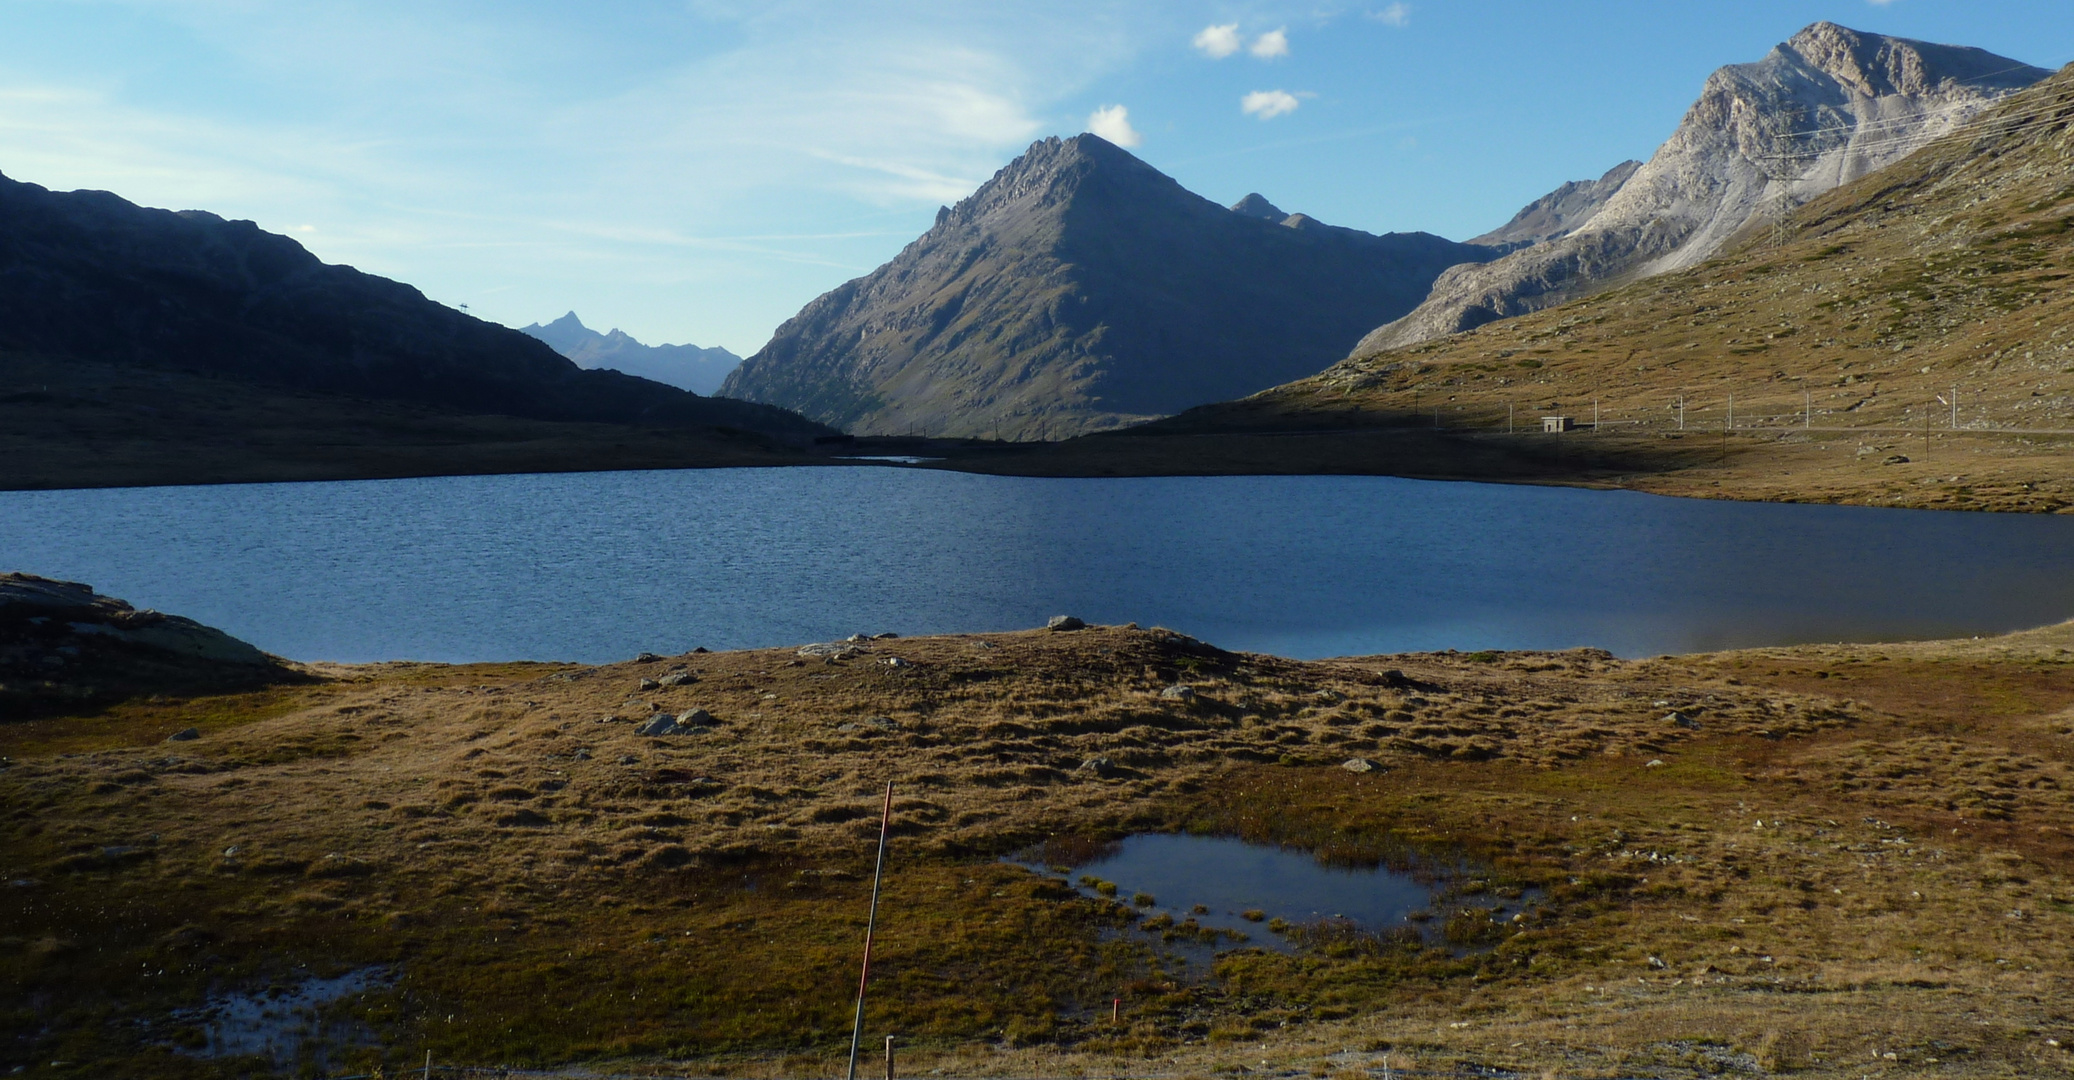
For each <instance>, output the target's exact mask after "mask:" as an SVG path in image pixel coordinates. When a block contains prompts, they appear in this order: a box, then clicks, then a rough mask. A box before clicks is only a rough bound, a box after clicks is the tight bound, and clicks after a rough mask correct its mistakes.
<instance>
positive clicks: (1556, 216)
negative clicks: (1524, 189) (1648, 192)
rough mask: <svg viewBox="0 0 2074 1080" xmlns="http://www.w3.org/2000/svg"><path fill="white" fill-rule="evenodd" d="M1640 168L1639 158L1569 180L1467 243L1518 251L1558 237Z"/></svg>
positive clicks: (1584, 219)
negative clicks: (1594, 177)
mask: <svg viewBox="0 0 2074 1080" xmlns="http://www.w3.org/2000/svg"><path fill="white" fill-rule="evenodd" d="M1641 167H1642V163H1641V162H1639V161H1623V162H1621V163H1620V164H1618V165H1615V166H1614V167H1613V168H1612V169H1610V170H1608V171H1607V172H1606V175H1604V176H1601V177H1599V178H1598V179H1597V180H1572V181H1570V182H1569V183H1567V184H1564V185H1563V186H1562V187H1559V188H1557V189H1555V190H1554V191H1551V192H1549V193H1548V194H1546V195H1543V196H1542V197H1540V198H1538V199H1535V200H1534V201H1533V202H1530V203H1528V204H1527V205H1526V207H1525V208H1524V209H1522V210H1521V211H1520V212H1519V213H1517V214H1514V215H1513V216H1512V220H1511V221H1508V222H1506V223H1505V224H1504V225H1501V226H1499V227H1498V228H1495V229H1492V230H1491V231H1490V232H1487V233H1485V234H1483V235H1482V236H1479V237H1476V238H1475V239H1473V240H1471V241H1469V242H1470V243H1472V244H1482V245H1484V246H1486V247H1494V248H1501V249H1503V250H1505V251H1517V250H1518V249H1520V248H1523V247H1532V246H1533V245H1535V244H1545V243H1548V242H1549V241H1550V240H1560V239H1562V238H1563V237H1565V236H1568V235H1570V234H1571V233H1573V232H1576V231H1577V230H1578V228H1579V227H1581V226H1582V225H1584V223H1585V222H1587V221H1590V220H1591V219H1592V218H1593V217H1594V216H1595V215H1597V214H1598V212H1599V211H1600V210H1601V209H1603V208H1604V207H1605V205H1606V202H1607V200H1609V199H1611V198H1613V196H1614V195H1615V194H1617V193H1618V192H1619V191H1620V189H1621V187H1622V186H1623V185H1625V184H1626V183H1627V182H1628V178H1629V177H1632V176H1634V175H1635V170H1636V169H1639V168H1641Z"/></svg>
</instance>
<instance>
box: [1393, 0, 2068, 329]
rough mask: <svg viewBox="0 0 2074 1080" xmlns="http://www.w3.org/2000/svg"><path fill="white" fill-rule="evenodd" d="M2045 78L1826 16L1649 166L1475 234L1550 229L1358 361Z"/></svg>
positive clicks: (1565, 287)
mask: <svg viewBox="0 0 2074 1080" xmlns="http://www.w3.org/2000/svg"><path fill="white" fill-rule="evenodd" d="M2050 74H2051V72H2049V71H2046V70H2044V69H2043V68H2034V67H2031V66H2029V65H2027V64H2020V63H2018V62H2016V61H2014V60H2011V59H2008V58H2007V57H2002V56H1996V55H1995V54H1993V53H1990V52H1985V51H1983V50H1980V49H1969V48H1961V47H1956V46H1951V45H1932V44H1929V43H1927V42H1921V41H1910V40H1908V39H1905V38H1894V37H1885V36H1882V35H1879V34H1864V33H1859V32H1858V31H1855V30H1848V29H1845V28H1844V27H1841V26H1838V25H1836V24H1835V23H1828V22H1818V23H1816V24H1814V25H1813V26H1810V27H1808V28H1807V29H1805V30H1802V31H1801V32H1800V33H1798V34H1795V35H1794V36H1793V38H1792V40H1790V41H1787V42H1785V43H1784V44H1782V45H1780V46H1779V47H1778V48H1776V49H1773V50H1772V51H1771V53H1770V55H1768V56H1766V57H1765V58H1764V59H1762V60H1759V61H1758V62H1756V63H1754V64H1734V65H1731V66H1729V67H1724V68H1722V69H1720V70H1719V71H1716V72H1715V73H1714V74H1713V75H1712V76H1710V77H1709V78H1708V79H1707V84H1706V87H1705V88H1704V89H1703V90H1702V91H1701V92H1700V98H1699V100H1698V101H1697V102H1695V103H1694V104H1693V106H1692V108H1691V109H1690V110H1688V111H1687V112H1686V114H1685V119H1684V121H1683V122H1682V123H1681V124H1679V126H1678V130H1677V131H1676V132H1675V133H1673V134H1672V135H1671V138H1670V140H1669V141H1667V142H1665V143H1664V144H1663V146H1662V147H1661V148H1659V149H1658V150H1657V152H1656V154H1655V156H1654V157H1651V158H1650V159H1649V162H1648V164H1646V165H1643V166H1641V167H1640V168H1637V169H1633V170H1630V171H1629V172H1628V174H1627V175H1625V176H1622V175H1621V170H1622V169H1624V168H1626V166H1622V167H1620V168H1616V169H1615V170H1614V171H1613V172H1611V173H1608V174H1607V175H1606V176H1605V177H1603V178H1601V180H1600V181H1598V184H1597V185H1596V186H1593V185H1571V184H1566V185H1564V186H1563V188H1559V189H1557V191H1556V192H1554V193H1552V194H1551V195H1549V196H1547V197H1546V198H1544V199H1542V200H1541V201H1540V202H1537V203H1535V204H1534V205H1533V206H1529V207H1528V208H1527V209H1526V210H1523V211H1521V214H1520V217H1517V218H1515V219H1514V220H1513V222H1512V223H1511V224H1508V225H1507V226H1506V227H1504V228H1502V229H1499V230H1498V231H1497V232H1495V233H1491V234H1488V235H1487V236H1484V237H1479V238H1478V239H1479V240H1484V241H1495V242H1498V243H1517V242H1518V241H1519V240H1522V239H1531V238H1532V237H1533V236H1535V235H1537V234H1539V235H1545V236H1548V237H1550V239H1548V240H1547V241H1546V242H1542V243H1536V244H1534V245H1533V246H1530V247H1526V248H1524V249H1521V250H1518V251H1514V252H1513V253H1512V254H1509V255H1507V256H1505V257H1504V258H1502V259H1499V260H1497V261H1495V262H1488V263H1483V264H1477V265H1464V266H1457V267H1455V268H1453V269H1451V270H1449V271H1447V272H1446V273H1444V274H1442V275H1440V278H1439V279H1438V280H1437V281H1435V282H1434V284H1433V291H1432V294H1431V295H1430V296H1428V297H1427V298H1426V299H1425V301H1424V302H1423V303H1421V304H1420V305H1419V306H1418V308H1417V310H1415V311H1413V312H1411V313H1410V314H1408V315H1406V316H1404V317H1403V318H1401V319H1398V320H1396V321H1395V322H1391V323H1388V324H1386V325H1383V326H1381V327H1378V328H1377V329H1376V330H1375V331H1373V332H1372V333H1370V334H1369V335H1368V336H1366V337H1364V338H1362V339H1361V342H1360V344H1359V345H1357V346H1355V348H1354V351H1353V354H1352V355H1354V356H1369V355H1373V354H1375V353H1379V352H1385V351H1387V350H1390V349H1397V348H1403V347H1405V346H1408V345H1415V344H1417V343H1419V342H1421V341H1428V340H1431V339H1433V338H1436V337H1443V336H1445V335H1448V334H1454V333H1459V332H1461V331H1464V330H1471V329H1474V328H1476V327H1478V326H1481V325H1483V324H1484V323H1487V322H1491V321H1492V320H1495V319H1506V318H1511V317H1512V316H1515V315H1524V314H1526V313H1528V312H1530V311H1539V310H1541V309H1542V308H1547V307H1553V306H1555V305H1557V304H1560V303H1563V302H1565V301H1568V300H1574V299H1576V298H1578V297H1580V296H1584V295H1587V294H1589V293H1592V292H1595V291H1597V290H1599V289H1601V288H1604V287H1607V286H1609V285H1611V284H1613V283H1615V282H1623V281H1631V280H1633V279H1635V278H1637V277H1648V276H1650V275H1653V274H1661V273H1665V272H1667V271H1672V270H1682V269H1684V268H1686V267H1688V266H1692V265H1694V264H1696V263H1699V262H1701V261H1703V260H1705V259H1707V258H1708V257H1709V256H1712V255H1713V254H1714V253H1715V252H1717V251H1719V250H1721V248H1722V245H1724V244H1726V243H1727V242H1728V240H1729V238H1730V237H1732V236H1735V235H1736V234H1737V233H1739V232H1741V231H1743V230H1744V229H1745V228H1747V227H1749V226H1750V225H1752V224H1754V223H1762V222H1766V221H1770V220H1772V219H1774V218H1775V217H1776V216H1777V215H1779V214H1780V213H1781V211H1782V208H1790V207H1793V206H1798V205H1800V204H1802V203H1805V202H1808V201H1809V200H1811V199H1813V198H1814V197H1816V196H1817V195H1820V194H1822V193H1824V192H1827V191H1830V190H1832V189H1834V188H1837V187H1840V186H1842V185H1844V184H1847V183H1849V182H1851V181H1852V180H1856V179H1858V178H1859V177H1861V176H1864V175H1866V174H1868V173H1871V172H1875V171H1877V170H1879V169H1882V168H1884V167H1886V166H1888V165H1891V164H1893V163H1894V162H1896V161H1899V160H1901V159H1902V158H1903V157H1906V156H1907V155H1908V154H1910V153H1911V152H1913V151H1914V150H1915V149H1916V148H1917V147H1919V146H1922V145H1923V144H1924V143H1926V142H1928V141H1929V140H1930V139H1932V138H1934V137H1936V136H1939V135H1943V134H1945V133H1947V132H1950V131H1952V130H1954V129H1956V128H1958V127H1960V126H1961V125H1963V124H1965V123H1967V122H1968V121H1970V120H1972V119H1974V118H1975V117H1977V116H1979V115H1980V114H1981V113H1982V112H1984V111H1986V110H1987V109H1988V108H1989V107H1990V106H1992V105H1993V104H1994V103H1995V102H1997V101H1999V100H2000V99H2001V98H2003V97H2004V96H2006V95H2008V94H2011V93H2014V92H2016V91H2018V90H2021V89H2023V88H2024V87H2027V86H2030V85H2031V84H2033V83H2035V82H2037V81H2038V80H2040V79H2043V78H2045V77H2046V76H2047V75H2050ZM1609 184H1610V185H1611V187H1612V190H1610V191H1609V190H1606V186H1607V185H1609ZM1584 187H1592V190H1589V191H1584V190H1580V189H1582V188H1584ZM1566 201H1567V202H1568V203H1569V205H1568V207H1567V208H1564V207H1563V206H1562V204H1564V203H1565V202H1566ZM1543 204H1549V205H1546V206H1544V205H1543ZM1580 216H1582V217H1584V220H1583V221H1581V222H1580V221H1578V220H1577V218H1578V217H1580Z"/></svg>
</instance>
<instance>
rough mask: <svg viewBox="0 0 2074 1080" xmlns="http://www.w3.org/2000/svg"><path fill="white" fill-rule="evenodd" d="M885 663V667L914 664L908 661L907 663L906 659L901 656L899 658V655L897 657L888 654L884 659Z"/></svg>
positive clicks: (910, 665) (911, 665)
mask: <svg viewBox="0 0 2074 1080" xmlns="http://www.w3.org/2000/svg"><path fill="white" fill-rule="evenodd" d="M885 664H886V666H887V667H913V666H914V665H913V664H910V663H908V662H907V661H905V660H902V659H901V658H899V657H897V656H889V657H886V660H885Z"/></svg>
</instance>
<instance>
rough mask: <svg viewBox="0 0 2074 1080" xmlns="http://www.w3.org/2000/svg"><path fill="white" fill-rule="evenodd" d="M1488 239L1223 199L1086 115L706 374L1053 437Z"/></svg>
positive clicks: (1420, 287) (872, 417)
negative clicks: (1137, 151) (1122, 143)
mask: <svg viewBox="0 0 2074 1080" xmlns="http://www.w3.org/2000/svg"><path fill="white" fill-rule="evenodd" d="M1496 254H1497V249H1494V248H1485V247H1478V246H1474V245H1469V244H1458V243H1455V242H1453V241H1451V240H1446V239H1443V238H1441V237H1438V236H1432V235H1429V234H1426V233H1391V234H1389V235H1386V236H1374V235H1371V234H1369V233H1364V232H1359V231H1357V230H1354V229H1342V228H1335V227H1333V226H1329V225H1324V224H1321V223H1319V222H1318V221H1316V220H1314V219H1312V218H1308V217H1305V216H1304V215H1302V214H1291V215H1283V214H1282V213H1281V212H1280V211H1279V210H1277V209H1276V208H1275V207H1274V206H1273V205H1272V204H1270V203H1268V202H1267V200H1265V199H1260V198H1257V197H1254V198H1249V199H1247V200H1245V201H1242V202H1241V203H1240V204H1239V205H1238V206H1236V207H1233V208H1232V209H1226V208H1224V207H1221V206H1218V205H1217V204H1216V203H1213V202H1210V201H1209V200H1207V199H1204V198H1202V197H1200V196H1197V195H1194V194H1192V193H1190V192H1189V191H1187V190H1186V189H1184V188H1182V187H1181V185H1180V184H1177V183H1175V182H1174V180H1173V179H1171V178H1170V177H1167V176H1165V175H1163V174H1161V173H1160V172H1159V171H1158V170H1156V169H1154V168H1152V167H1151V166H1150V165H1147V164H1145V163H1144V162H1143V161H1140V160H1138V159H1137V158H1135V157H1133V156H1131V154H1130V153H1128V152H1127V151H1125V150H1123V149H1121V148H1119V147H1117V146H1115V145H1113V144H1111V143H1109V142H1106V141H1104V140H1102V139H1100V138H1098V137H1096V136H1094V135H1079V136H1075V137H1074V138H1071V139H1046V140H1044V141H1042V142H1038V143H1035V144H1032V145H1031V147H1030V148H1029V150H1028V151H1026V152H1025V153H1024V154H1023V155H1022V156H1021V157H1019V158H1017V159H1015V161H1013V162H1011V163H1010V164H1009V165H1008V166H1007V167H1005V168H1003V169H1002V170H1001V171H1000V172H999V173H997V174H995V176H994V178H993V179H991V180H989V181H987V182H986V183H985V184H983V185H981V186H980V188H979V190H978V191H975V192H973V194H972V195H971V197H969V198H967V199H965V200H964V201H962V202H960V203H959V204H958V205H957V206H955V207H950V208H947V209H945V210H944V211H942V212H941V213H939V214H938V215H937V221H936V224H935V226H934V227H933V228H931V229H929V231H928V232H926V233H924V234H922V236H921V237H920V238H918V239H917V240H915V242H914V243H912V244H909V245H908V246H907V248H906V249H905V250H903V251H902V252H901V253H900V254H899V255H898V256H896V257H895V258H894V259H893V260H892V261H891V262H889V263H887V264H886V265H884V266H882V267H880V268H878V269H877V270H875V271H873V272H872V273H870V274H869V275H867V276H865V277H862V278H859V279H857V280H855V281H851V282H849V283H847V284H844V285H842V286H839V287H838V288H836V289H835V290H833V291H831V292H829V293H827V294H825V295H823V296H821V297H820V298H818V299H816V300H815V301H813V302H812V303H810V304H808V305H807V306H806V307H805V308H804V309H802V310H801V311H800V312H799V314H797V315H795V316H793V317H792V318H791V319H789V320H787V321H786V323H785V324H784V325H783V326H780V327H779V328H778V330H777V332H776V333H775V334H774V335H772V337H771V341H770V344H768V345H766V346H764V347H763V349H762V350H761V351H760V352H758V353H757V354H756V355H754V356H752V357H750V358H749V359H747V360H745V361H743V362H742V366H741V367H739V368H737V369H735V372H734V374H732V375H729V376H728V378H727V382H726V383H724V384H722V386H721V389H720V392H721V393H722V394H723V395H726V396H727V397H737V398H742V399H745V400H748V401H761V402H767V403H769V404H773V405H783V406H785V407H787V408H792V409H797V410H800V411H803V412H805V413H806V414H808V415H810V416H812V417H814V418H815V419H818V420H821V421H822V422H824V423H829V424H834V425H836V426H838V427H841V428H843V429H845V430H847V431H850V432H852V433H854V434H859V435H892V434H907V433H909V432H920V433H922V434H926V435H948V436H976V437H983V438H995V437H1001V438H1007V439H1035V438H1062V437H1066V436H1071V435H1077V434H1081V433H1084V432H1088V431H1096V430H1101V429H1104V428H1114V427H1119V426H1121V425H1124V424H1127V423H1132V422H1136V421H1139V420H1144V419H1149V418H1152V417H1156V416H1165V415H1168V414H1171V413H1175V412H1179V411H1181V410H1183V409H1186V408H1189V407H1191V406H1194V405H1202V404H1206V403H1209V402H1212V401H1222V400H1227V399H1231V398H1237V397H1244V396H1245V395H1247V394H1250V393H1253V392H1255V391H1257V390H1264V389H1266V388H1268V387H1270V386H1274V385H1276V384H1278V383H1282V382H1287V381H1289V380H1290V379H1295V378H1301V377H1303V376H1306V375H1312V374H1315V373H1317V372H1318V371H1319V370H1321V369H1323V368H1325V367H1326V366H1327V365H1329V364H1331V363H1332V362H1333V361H1334V360H1337V359H1339V358H1340V357H1341V356H1344V355H1345V354H1346V351H1347V348H1348V346H1349V345H1351V344H1352V343H1353V342H1354V341H1355V340H1356V339H1358V338H1359V337H1360V336H1361V335H1362V334H1363V333H1365V332H1367V331H1368V330H1369V329H1371V328H1373V327H1375V326H1376V325H1377V324H1379V323H1382V322H1385V321H1387V320H1389V319H1393V318H1396V317H1397V316H1399V315H1402V314H1404V313H1405V312H1407V311H1410V310H1411V309H1412V308H1413V307H1414V306H1416V305H1417V304H1418V302H1419V301H1420V300H1421V299H1422V298H1423V297H1424V296H1425V295H1426V293H1427V290H1428V287H1429V286H1431V285H1432V283H1433V280H1434V278H1435V277H1436V276H1438V275H1439V274H1440V272H1441V271H1442V270H1444V269H1446V268H1447V267H1450V266H1453V265H1455V264H1457V263H1461V262H1471V261H1477V260H1482V259H1487V258H1491V257H1493V256H1494V255H1496Z"/></svg>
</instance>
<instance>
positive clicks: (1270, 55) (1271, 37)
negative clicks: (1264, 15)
mask: <svg viewBox="0 0 2074 1080" xmlns="http://www.w3.org/2000/svg"><path fill="white" fill-rule="evenodd" d="M1249 51H1250V52H1252V54H1253V55H1255V56H1257V57H1260V58H1261V59H1262V60H1272V59H1274V58H1275V57H1277V56H1288V55H1289V29H1288V28H1287V27H1283V28H1282V29H1279V30H1270V31H1268V32H1267V33H1265V34H1262V35H1260V36H1259V37H1258V38H1256V39H1254V41H1253V48H1252V49H1250V50H1249Z"/></svg>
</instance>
